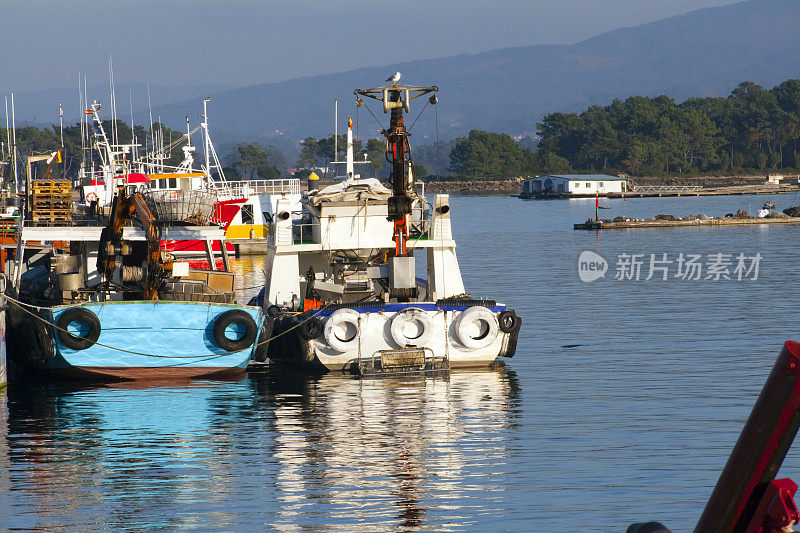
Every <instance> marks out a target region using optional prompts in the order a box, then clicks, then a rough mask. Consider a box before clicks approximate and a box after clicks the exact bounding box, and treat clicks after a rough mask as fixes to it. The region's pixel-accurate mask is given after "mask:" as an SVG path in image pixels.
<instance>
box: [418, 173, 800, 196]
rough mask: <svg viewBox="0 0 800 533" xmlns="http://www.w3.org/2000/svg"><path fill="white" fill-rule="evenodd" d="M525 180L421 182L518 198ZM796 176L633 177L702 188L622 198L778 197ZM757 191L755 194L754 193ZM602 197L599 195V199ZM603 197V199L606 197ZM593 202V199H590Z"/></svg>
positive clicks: (643, 182) (430, 187) (433, 189)
mask: <svg viewBox="0 0 800 533" xmlns="http://www.w3.org/2000/svg"><path fill="white" fill-rule="evenodd" d="M525 179H528V178H527V177H526V178H522V177H519V178H504V179H486V180H484V179H481V180H467V179H452V180H446V181H425V180H424V179H421V180H420V182H422V183H424V184H425V191H426V192H430V193H471V194H512V195H514V196H518V195H519V194H520V192H521V187H522V181H523V180H525ZM797 179H798V176H797V175H795V174H791V175H788V174H787V175H784V177H783V179H782V180H781V184H780V185H767V184H766V181H767V175H766V174H758V175H744V176H698V177H686V176H665V177H654V176H645V177H636V178H629V180H630V183H631V184H633V185H637V186H645V187H686V186H695V187H702V189H701V190H699V191H697V192H692V193H687V192H682V193H680V194H675V193H667V192H664V193H660V194H658V193H656V194H653V193H644V194H643V193H637V192H633V191H631V192H629V193H626V194H625V196H626V197H629V198H635V197H642V196H695V195H698V196H705V195H726V194H732V195H740V194H778V193H782V192H793V191H796V190H798V185H797ZM756 191H758V192H756ZM601 196H602V195H601ZM606 196H607V195H606ZM591 197H592V198H594V195H591Z"/></svg>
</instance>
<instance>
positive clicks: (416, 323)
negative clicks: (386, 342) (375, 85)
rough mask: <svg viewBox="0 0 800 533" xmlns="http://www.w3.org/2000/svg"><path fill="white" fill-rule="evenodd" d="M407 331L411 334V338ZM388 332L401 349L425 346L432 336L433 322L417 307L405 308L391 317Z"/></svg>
mask: <svg viewBox="0 0 800 533" xmlns="http://www.w3.org/2000/svg"><path fill="white" fill-rule="evenodd" d="M409 331H411V332H412V334H411V336H409ZM389 332H390V333H391V334H392V340H393V341H394V342H395V343H397V345H398V346H400V347H401V348H405V347H406V346H417V347H420V346H425V345H426V344H427V343H428V341H429V340H431V336H432V335H433V320H432V319H431V317H430V316H429V315H428V313H426V312H425V311H424V310H422V309H420V308H419V307H407V308H405V309H402V310H400V311H398V312H397V313H395V315H394V316H393V317H392V323H391V325H390V327H389Z"/></svg>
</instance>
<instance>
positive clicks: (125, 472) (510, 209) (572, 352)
mask: <svg viewBox="0 0 800 533" xmlns="http://www.w3.org/2000/svg"><path fill="white" fill-rule="evenodd" d="M766 200H772V201H773V202H774V203H775V205H776V206H777V207H778V208H781V209H782V208H785V207H788V205H789V204H790V203H792V201H793V200H794V198H793V195H791V194H789V195H781V196H775V197H766V196H752V197H747V196H736V197H699V198H698V197H687V198H647V199H635V200H628V201H623V200H606V199H601V204H603V205H606V206H608V207H610V208H611V209H604V210H601V211H600V213H601V217H605V218H613V217H614V216H617V215H626V216H633V217H646V216H653V215H656V214H675V215H688V214H698V213H705V214H707V215H709V216H718V215H724V214H725V213H728V212H736V210H737V209H743V210H749V211H750V212H751V213H752V212H755V211H756V210H757V209H758V208H760V207H761V205H762V204H763V203H764V202H765V201H766ZM451 206H452V211H451V213H452V216H453V219H454V220H453V229H454V233H455V237H456V239H457V242H458V243H459V248H458V250H457V251H458V256H459V260H460V263H461V269H462V274H463V277H464V283H465V285H466V287H467V290H469V291H470V293H471V294H472V296H474V297H490V298H494V299H497V300H498V301H502V302H505V303H506V304H508V305H509V306H510V307H512V308H514V309H515V310H516V311H517V314H519V315H520V316H521V317H523V320H524V323H523V328H522V332H521V335H520V339H519V345H518V349H517V354H516V356H515V357H514V358H513V359H510V360H504V361H502V364H499V365H496V366H495V367H493V368H488V369H484V370H477V371H458V372H456V371H453V372H451V373H450V375H449V376H439V377H427V378H425V377H414V378H403V379H399V378H385V379H383V378H382V379H357V378H353V377H345V376H339V375H327V376H322V377H306V376H302V375H298V374H293V373H288V372H285V371H280V370H277V369H270V370H268V371H266V372H263V373H253V374H250V375H248V376H247V377H244V378H242V379H240V380H237V381H227V382H211V381H198V382H187V383H165V384H161V385H153V384H137V383H132V384H121V385H113V386H94V387H87V386H74V385H66V384H52V383H51V384H37V383H13V382H12V383H10V384H9V387H8V390H7V392H0V529H7V530H14V529H22V530H32V529H41V530H48V531H53V530H68V531H76V530H95V531H97V530H131V531H135V530H147V531H151V530H176V529H180V530H197V531H232V530H241V531H245V530H264V529H271V530H278V531H307V530H314V531H317V530H322V531H408V530H444V531H462V530H469V531H542V532H572V531H583V530H586V531H607V532H622V531H625V528H626V527H627V526H628V525H629V524H630V523H632V522H636V521H647V520H659V521H661V522H663V523H665V524H666V525H668V526H669V527H671V528H672V529H673V531H675V532H679V531H690V530H691V529H692V528H693V526H694V524H695V522H696V520H697V519H698V518H699V516H700V513H701V512H702V509H703V506H704V504H705V501H706V500H707V498H708V496H709V495H710V492H711V489H712V487H713V485H714V483H715V482H716V479H717V476H718V475H719V472H720V470H721V469H722V467H723V465H724V464H725V461H726V459H727V457H728V454H729V453H730V450H731V448H732V447H733V444H734V442H735V441H736V438H737V436H738V434H739V431H740V430H741V428H742V425H743V424H744V421H745V419H746V417H747V415H748V414H749V412H750V409H751V408H752V406H753V404H754V402H755V400H756V397H757V395H758V393H759V391H760V389H761V387H762V385H763V383H764V380H765V379H766V376H767V374H768V373H769V371H770V369H771V366H772V364H773V362H774V361H775V359H776V357H777V355H778V353H779V351H780V349H781V345H782V343H783V341H785V340H787V339H800V334H798V326H797V320H796V317H797V312H796V306H797V303H796V302H797V296H798V294H800V276H799V275H798V264H800V248H798V247H797V246H796V244H797V242H800V227H798V226H795V225H771V226H755V225H754V226H744V227H717V228H710V227H705V228H668V229H635V230H619V231H603V232H599V233H595V232H588V231H574V230H573V229H572V225H573V224H574V223H576V222H583V221H585V220H586V219H587V218H589V217H590V216H592V217H593V216H594V211H595V206H594V200H593V199H589V200H557V201H523V200H519V199H517V198H512V197H507V196H453V197H452V201H451ZM587 251H588V252H593V254H597V256H599V258H600V259H597V258H596V257H595V256H592V257H595V260H594V263H595V264H596V265H600V264H601V263H602V261H605V263H606V271H605V272H604V277H600V278H599V279H596V280H594V281H582V279H581V277H580V276H579V257H581V254H582V253H583V252H587ZM665 254H666V255H665ZM690 256H698V257H697V258H696V259H697V261H695V263H696V264H698V263H699V264H700V265H701V268H702V269H701V270H700V271H699V272H695V273H694V274H698V275H697V278H699V279H694V278H695V276H694V274H692V275H689V276H687V275H686V272H685V271H686V268H685V267H686V262H685V260H686V259H687V258H688V257H690ZM756 257H757V258H758V259H757V260H756V259H754V258H756ZM681 258H682V259H681ZM737 258H742V259H743V260H745V261H746V263H747V269H746V270H741V269H738V270H737V266H738V259H737ZM601 260H602V261H601ZM754 263H757V264H755V265H754ZM637 264H638V265H639V267H638V270H637V269H634V268H631V265H637ZM233 267H234V269H235V270H237V271H238V272H239V273H241V274H242V276H239V278H240V279H239V281H238V283H239V284H240V287H239V288H240V295H239V296H240V300H241V301H247V299H248V298H249V296H251V295H252V294H255V293H256V292H257V291H258V287H259V285H260V284H261V283H262V282H263V275H264V274H263V268H264V265H263V258H262V257H247V258H242V259H239V260H237V261H235V263H234V265H233ZM651 267H656V268H655V269H654V268H651ZM756 267H757V268H756ZM598 269H599V270H598ZM601 270H602V268H600V266H596V267H592V271H591V272H592V273H596V272H600V271H601ZM648 277H649V279H647V278H648ZM726 277H727V278H729V279H726ZM615 278H619V279H615ZM665 278H666V279H665ZM740 278H741V279H740ZM780 476H781V477H792V478H794V479H795V480H796V481H800V445H798V446H795V448H794V449H793V450H792V451H790V453H789V456H788V457H787V459H786V461H785V463H784V466H783V469H782V471H781V472H780Z"/></svg>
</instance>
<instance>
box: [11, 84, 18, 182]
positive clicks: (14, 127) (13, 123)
mask: <svg viewBox="0 0 800 533" xmlns="http://www.w3.org/2000/svg"><path fill="white" fill-rule="evenodd" d="M11 136H12V140H13V143H12V145H11V150H12V152H11V157H12V159H13V160H14V194H19V177H18V176H17V122H16V120H15V118H14V93H13V92H12V93H11Z"/></svg>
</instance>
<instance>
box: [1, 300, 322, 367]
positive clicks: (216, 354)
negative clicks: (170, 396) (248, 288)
mask: <svg viewBox="0 0 800 533" xmlns="http://www.w3.org/2000/svg"><path fill="white" fill-rule="evenodd" d="M2 297H3V298H5V299H6V300H8V301H9V302H11V303H12V304H14V305H16V306H17V307H18V308H20V309H21V310H22V311H24V312H26V313H28V314H29V315H31V316H32V317H34V318H36V319H37V320H39V321H41V322H44V323H45V324H47V325H48V326H51V327H53V328H55V329H56V330H58V331H61V332H64V333H67V334H69V335H72V333H71V332H70V331H68V330H66V329H65V328H60V327H58V326H57V325H56V324H54V323H53V322H50V321H49V320H47V319H46V318H43V317H41V316H39V315H37V314H36V313H34V312H33V311H30V310H28V309H26V308H28V307H30V308H33V309H36V310H37V311H42V310H48V309H50V308H49V307H40V306H38V305H33V304H28V303H25V302H21V301H19V300H17V299H15V298H12V297H11V296H8V295H7V294H4V295H2ZM329 306H330V304H328V305H323V306H322V307H320V308H319V309H317V310H316V312H314V313H313V314H312V315H311V316H309V317H308V318H306V319H305V320H301V321H300V322H299V323H297V324H295V325H294V326H292V327H291V328H288V329H286V330H284V331H282V332H280V333H278V334H277V335H274V336H272V337H270V338H268V339H265V340H263V341H261V342H258V341H256V344H255V348H258V347H259V346H261V345H264V344H269V343H270V342H272V341H273V340H274V339H277V338H278V337H280V336H282V335H285V334H286V333H289V332H290V331H292V330H294V329H296V328H299V327H300V326H302V325H303V324H305V323H306V322H308V321H309V320H311V319H312V318H316V317H317V315H319V313H321V312H322V311H324V310H326V308H327V307H329ZM260 318H261V316H260V315H259V319H260ZM94 344H96V345H98V346H102V347H103V348H108V349H109V350H115V351H118V352H123V353H129V354H133V355H141V356H144V357H156V358H159V359H203V358H206V359H207V358H212V357H220V356H222V355H230V354H234V353H239V352H243V351H245V350H250V349H253V347H254V346H253V345H252V344H251V345H250V346H248V347H246V348H242V349H241V350H234V351H231V352H226V353H224V354H219V353H210V354H204V355H160V354H153V353H144V352H137V351H135V350H127V349H125V348H118V347H116V346H110V345H108V344H103V343H102V342H95V343H94Z"/></svg>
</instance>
